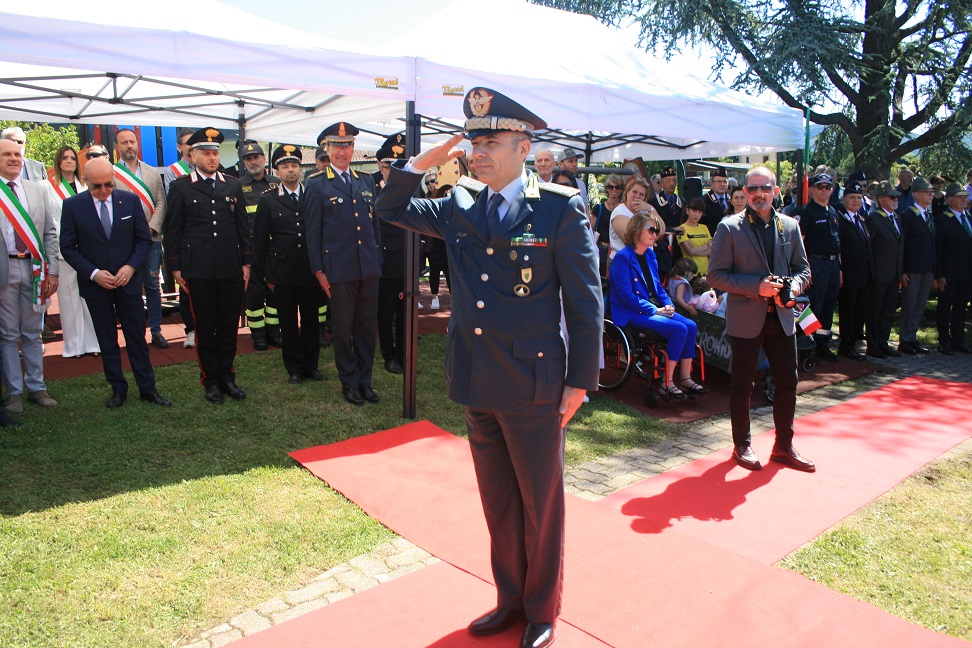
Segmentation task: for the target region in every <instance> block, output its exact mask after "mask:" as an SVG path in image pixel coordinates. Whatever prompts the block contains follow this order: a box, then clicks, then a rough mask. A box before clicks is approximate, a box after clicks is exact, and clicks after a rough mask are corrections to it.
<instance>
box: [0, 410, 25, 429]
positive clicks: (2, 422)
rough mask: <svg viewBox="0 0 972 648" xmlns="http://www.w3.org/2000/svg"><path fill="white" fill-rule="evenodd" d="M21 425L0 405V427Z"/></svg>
mask: <svg viewBox="0 0 972 648" xmlns="http://www.w3.org/2000/svg"><path fill="white" fill-rule="evenodd" d="M16 425H23V423H21V422H20V421H18V420H17V419H15V418H13V417H12V416H10V415H9V414H7V410H6V409H4V408H3V407H0V427H14V426H16Z"/></svg>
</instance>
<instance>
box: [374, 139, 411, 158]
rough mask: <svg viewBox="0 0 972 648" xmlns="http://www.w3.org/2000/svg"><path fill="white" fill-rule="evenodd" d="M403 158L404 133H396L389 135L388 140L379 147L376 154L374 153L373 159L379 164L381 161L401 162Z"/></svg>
mask: <svg viewBox="0 0 972 648" xmlns="http://www.w3.org/2000/svg"><path fill="white" fill-rule="evenodd" d="M404 157H405V133H396V134H395V135H390V136H389V137H388V139H386V140H385V142H384V143H383V144H382V145H381V148H380V149H378V152H377V153H375V158H376V159H377V160H378V161H379V162H381V161H382V160H401V159H403V158H404Z"/></svg>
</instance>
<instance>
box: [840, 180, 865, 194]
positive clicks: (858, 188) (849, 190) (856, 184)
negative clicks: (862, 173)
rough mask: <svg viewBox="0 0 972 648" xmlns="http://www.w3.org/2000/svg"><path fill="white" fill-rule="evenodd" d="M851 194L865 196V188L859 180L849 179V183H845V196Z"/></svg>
mask: <svg viewBox="0 0 972 648" xmlns="http://www.w3.org/2000/svg"><path fill="white" fill-rule="evenodd" d="M850 194H861V195H862V196H863V195H864V187H863V186H862V185H861V183H860V181H859V180H856V179H854V178H848V179H847V182H845V183H844V195H845V196H849V195H850Z"/></svg>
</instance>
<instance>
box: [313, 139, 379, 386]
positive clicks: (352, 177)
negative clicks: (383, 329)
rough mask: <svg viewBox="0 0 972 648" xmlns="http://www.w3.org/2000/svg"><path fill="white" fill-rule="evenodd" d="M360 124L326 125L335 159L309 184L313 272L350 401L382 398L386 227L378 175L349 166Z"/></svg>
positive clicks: (332, 157)
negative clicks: (378, 330)
mask: <svg viewBox="0 0 972 648" xmlns="http://www.w3.org/2000/svg"><path fill="white" fill-rule="evenodd" d="M357 134H358V129H357V128H355V127H354V126H353V125H351V124H348V123H346V122H338V123H337V124H332V125H330V126H328V127H327V128H325V129H324V130H323V131H322V132H321V134H320V135H319V136H318V138H317V139H318V144H320V145H322V146H323V145H324V144H325V142H326V143H327V149H328V153H329V154H330V156H331V165H330V166H328V167H327V168H325V169H324V172H323V173H322V174H321V175H319V176H317V177H316V178H314V179H312V180H309V181H308V183H307V198H306V202H305V205H304V210H305V211H306V213H307V219H308V220H307V238H308V252H309V254H310V264H311V270H312V271H313V272H314V274H315V276H316V277H317V281H318V282H319V283H320V285H321V288H322V289H323V290H324V292H326V293H327V294H328V296H329V297H330V298H331V314H330V315H331V330H332V331H333V332H334V363H335V364H336V365H337V370H338V377H339V378H340V379H341V393H342V395H343V396H344V399H345V400H346V401H348V402H349V403H351V404H352V405H363V404H364V401H366V400H367V401H369V402H371V403H377V402H378V401H379V400H380V399H379V398H378V394H377V393H375V390H374V389H373V388H372V387H371V370H372V365H373V364H374V360H375V323H376V321H377V320H378V278H379V277H380V276H381V233H380V229H379V225H378V219H377V218H376V217H375V215H374V203H375V179H374V178H372V177H371V176H370V175H368V174H366V173H358V172H357V171H354V170H352V169H351V158H352V157H354V136H355V135H357Z"/></svg>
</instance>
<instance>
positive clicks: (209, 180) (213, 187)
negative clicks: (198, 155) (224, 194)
mask: <svg viewBox="0 0 972 648" xmlns="http://www.w3.org/2000/svg"><path fill="white" fill-rule="evenodd" d="M206 183H207V184H208V185H209V190H210V191H216V179H215V178H206Z"/></svg>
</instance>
